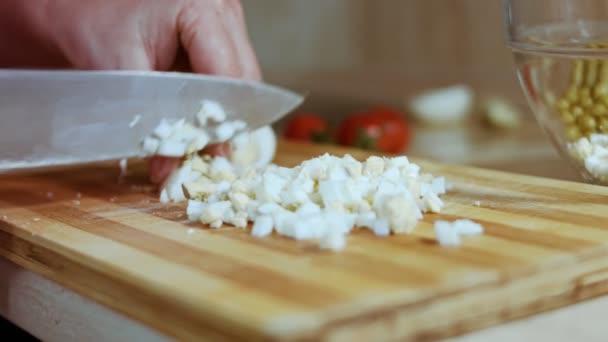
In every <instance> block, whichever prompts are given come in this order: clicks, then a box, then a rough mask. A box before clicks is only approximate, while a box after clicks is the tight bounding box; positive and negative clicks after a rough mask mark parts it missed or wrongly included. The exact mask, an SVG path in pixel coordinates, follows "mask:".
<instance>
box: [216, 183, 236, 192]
mask: <svg viewBox="0 0 608 342" xmlns="http://www.w3.org/2000/svg"><path fill="white" fill-rule="evenodd" d="M231 187H232V185H231V184H230V182H228V181H221V182H219V183H217V187H216V189H215V191H217V192H228V191H230V188H231Z"/></svg>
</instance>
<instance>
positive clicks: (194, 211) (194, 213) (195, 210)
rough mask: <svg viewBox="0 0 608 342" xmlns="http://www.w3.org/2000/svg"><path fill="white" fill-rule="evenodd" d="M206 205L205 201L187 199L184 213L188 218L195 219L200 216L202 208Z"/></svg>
mask: <svg viewBox="0 0 608 342" xmlns="http://www.w3.org/2000/svg"><path fill="white" fill-rule="evenodd" d="M206 206H207V204H206V203H204V202H201V201H196V200H189V201H188V207H187V208H186V214H187V215H188V220H190V221H196V220H198V219H199V218H200V217H201V214H202V213H203V209H205V207H206Z"/></svg>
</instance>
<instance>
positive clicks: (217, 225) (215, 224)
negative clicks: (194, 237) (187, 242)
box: [209, 220, 224, 229]
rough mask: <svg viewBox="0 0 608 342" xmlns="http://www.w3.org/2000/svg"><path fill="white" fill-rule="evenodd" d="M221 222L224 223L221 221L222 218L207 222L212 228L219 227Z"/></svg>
mask: <svg viewBox="0 0 608 342" xmlns="http://www.w3.org/2000/svg"><path fill="white" fill-rule="evenodd" d="M223 224H224V222H222V220H216V221H213V222H211V223H209V227H211V228H213V229H219V228H221V227H222V225H223Z"/></svg>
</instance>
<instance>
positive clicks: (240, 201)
mask: <svg viewBox="0 0 608 342" xmlns="http://www.w3.org/2000/svg"><path fill="white" fill-rule="evenodd" d="M228 198H230V201H231V202H232V206H233V207H234V209H236V210H238V211H247V204H249V201H250V200H251V199H250V198H249V196H247V195H245V194H244V193H241V192H232V193H230V194H229V195H228Z"/></svg>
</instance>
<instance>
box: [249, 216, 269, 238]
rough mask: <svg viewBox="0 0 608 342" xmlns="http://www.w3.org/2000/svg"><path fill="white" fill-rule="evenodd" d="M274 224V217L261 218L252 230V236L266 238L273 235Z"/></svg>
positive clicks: (256, 221)
mask: <svg viewBox="0 0 608 342" xmlns="http://www.w3.org/2000/svg"><path fill="white" fill-rule="evenodd" d="M273 225H274V222H273V220H272V216H270V215H263V216H259V217H258V218H257V219H256V220H255V223H254V224H253V228H252V229H251V235H253V236H255V237H265V236H268V235H270V234H272V229H273Z"/></svg>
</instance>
